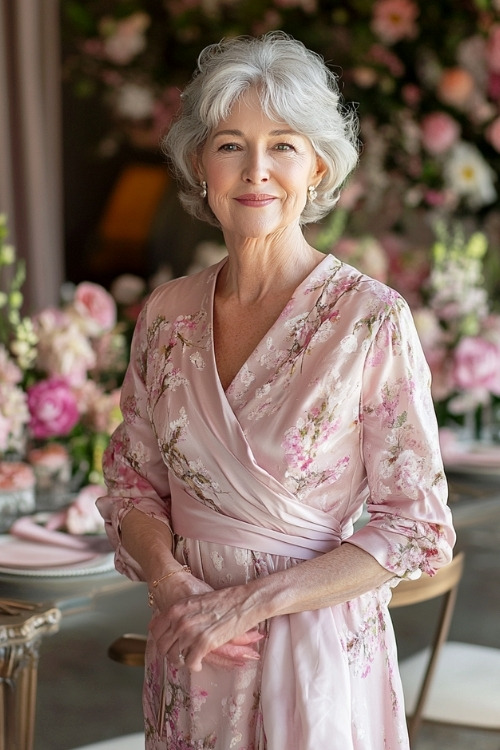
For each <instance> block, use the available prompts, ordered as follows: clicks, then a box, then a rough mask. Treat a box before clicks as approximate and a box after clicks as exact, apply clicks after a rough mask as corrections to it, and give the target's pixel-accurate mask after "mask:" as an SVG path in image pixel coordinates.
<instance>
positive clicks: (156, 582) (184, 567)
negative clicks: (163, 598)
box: [148, 565, 191, 607]
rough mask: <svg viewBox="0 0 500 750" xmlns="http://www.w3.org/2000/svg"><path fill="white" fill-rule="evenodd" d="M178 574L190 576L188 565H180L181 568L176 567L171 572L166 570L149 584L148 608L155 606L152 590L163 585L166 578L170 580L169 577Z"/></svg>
mask: <svg viewBox="0 0 500 750" xmlns="http://www.w3.org/2000/svg"><path fill="white" fill-rule="evenodd" d="M178 573H187V574H188V575H190V574H191V568H190V567H189V566H188V565H182V566H181V567H177V568H175V569H173V570H167V571H166V572H165V573H164V574H163V575H162V576H160V577H159V578H155V579H154V580H153V581H152V582H151V584H150V586H149V591H148V604H149V606H150V607H153V606H154V604H155V599H154V589H157V588H158V586H160V584H162V583H164V582H165V581H167V579H168V578H171V576H175V575H177V574H178Z"/></svg>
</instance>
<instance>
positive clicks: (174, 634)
mask: <svg viewBox="0 0 500 750" xmlns="http://www.w3.org/2000/svg"><path fill="white" fill-rule="evenodd" d="M160 588H161V591H160V590H159V591H158V592H155V595H154V598H155V603H156V605H157V608H158V611H157V612H156V613H155V615H154V616H153V618H152V620H151V624H150V631H151V633H152V635H153V638H154V639H155V641H156V643H157V646H158V649H159V651H160V653H162V654H164V655H166V656H168V658H169V660H170V661H171V662H172V663H174V664H184V663H185V664H186V665H187V666H188V667H189V668H190V669H191V670H193V671H194V672H199V671H200V670H201V669H202V665H203V664H202V663H203V662H206V663H209V664H213V665H216V666H219V667H225V668H235V667H239V666H244V665H245V664H247V663H248V662H249V661H251V660H253V661H255V660H258V659H259V654H258V652H257V651H256V650H255V649H254V648H252V647H251V644H254V643H257V642H258V641H260V640H261V638H262V637H263V636H262V635H261V634H260V633H259V632H258V630H257V628H256V627H252V628H250V629H249V630H245V625H244V624H243V623H242V621H240V619H239V618H238V615H237V614H236V613H237V611H238V604H240V605H241V602H239V600H240V599H241V598H242V592H241V591H238V593H239V596H235V593H236V590H237V589H238V590H240V589H244V588H245V587H242V586H239V587H234V588H228V589H222V590H220V591H214V590H213V589H212V588H211V587H210V586H209V585H208V584H207V583H205V582H204V581H199V580H198V579H197V578H195V577H194V576H191V575H183V576H182V578H181V577H180V576H179V580H177V581H176V582H175V583H174V582H173V581H172V582H170V581H169V585H168V586H167V585H165V586H163V587H160Z"/></svg>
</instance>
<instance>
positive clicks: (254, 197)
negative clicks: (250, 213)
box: [236, 193, 276, 208]
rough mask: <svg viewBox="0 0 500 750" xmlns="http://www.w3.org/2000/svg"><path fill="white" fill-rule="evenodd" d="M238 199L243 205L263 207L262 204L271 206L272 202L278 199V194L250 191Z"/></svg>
mask: <svg viewBox="0 0 500 750" xmlns="http://www.w3.org/2000/svg"><path fill="white" fill-rule="evenodd" d="M236 200H237V201H238V203H241V205H242V206H251V207H253V208H261V207H262V206H269V204H270V203H272V202H273V201H274V200H276V196H275V195H267V194H255V193H248V195H239V196H238V197H237V198H236Z"/></svg>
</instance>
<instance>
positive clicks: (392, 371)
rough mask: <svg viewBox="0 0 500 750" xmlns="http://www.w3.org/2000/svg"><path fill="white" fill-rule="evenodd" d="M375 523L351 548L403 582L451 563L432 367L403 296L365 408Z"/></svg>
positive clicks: (380, 341)
mask: <svg viewBox="0 0 500 750" xmlns="http://www.w3.org/2000/svg"><path fill="white" fill-rule="evenodd" d="M360 419H361V421H362V451H363V456H364V461H365V467H366V473H367V479H368V488H369V495H368V499H367V510H368V512H369V514H370V520H369V521H368V523H367V524H366V525H365V526H363V527H362V528H361V529H359V530H358V531H357V532H356V533H355V534H354V535H353V536H352V537H351V538H350V539H349V541H350V542H351V543H352V544H356V545H357V546H359V547H361V548H363V549H365V550H366V551H367V552H369V553H370V554H372V555H373V556H374V557H375V558H376V559H377V560H378V562H379V563H380V564H381V565H382V566H383V567H385V568H386V569H388V570H390V571H391V572H394V574H395V575H396V576H400V577H416V576H418V575H419V574H420V571H424V572H426V573H428V574H430V575H432V574H433V573H434V572H436V570H437V569H438V568H439V567H441V566H443V565H445V564H446V563H448V562H449V561H450V560H451V556H452V548H453V545H454V542H455V532H454V530H453V526H452V521H451V512H450V509H449V508H448V506H447V504H446V503H447V482H446V478H445V474H444V469H443V464H442V460H441V454H440V449H439V439H438V429H437V422H436V416H435V412H434V407H433V403H432V398H431V392H430V371H429V368H428V365H427V362H426V361H425V358H424V355H423V352H422V348H421V345H420V341H419V339H418V335H417V332H416V329H415V326H414V323H413V319H412V316H411V313H410V310H409V308H408V306H407V305H406V303H405V302H404V300H402V299H401V298H400V297H399V296H397V295H395V297H394V301H393V304H391V305H390V310H389V312H388V314H387V315H386V316H385V317H384V319H383V321H382V323H381V325H380V327H379V329H378V331H377V333H376V335H375V336H374V339H373V341H372V344H371V346H370V349H369V351H368V353H367V357H366V362H365V367H364V375H363V388H362V403H361V405H360Z"/></svg>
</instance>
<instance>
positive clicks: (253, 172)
mask: <svg viewBox="0 0 500 750" xmlns="http://www.w3.org/2000/svg"><path fill="white" fill-rule="evenodd" d="M269 170H270V167H269V158H268V156H267V154H266V153H265V152H264V151H261V150H260V149H249V150H248V152H247V155H246V159H245V164H244V166H243V179H244V181H245V182H253V183H259V182H267V181H268V180H269Z"/></svg>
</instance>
